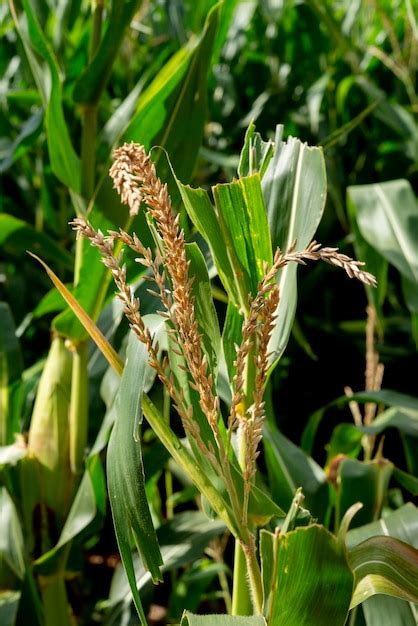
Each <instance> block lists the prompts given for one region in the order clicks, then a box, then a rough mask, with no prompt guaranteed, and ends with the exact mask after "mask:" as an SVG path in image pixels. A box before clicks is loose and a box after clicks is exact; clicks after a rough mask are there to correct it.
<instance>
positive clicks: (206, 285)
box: [186, 243, 221, 380]
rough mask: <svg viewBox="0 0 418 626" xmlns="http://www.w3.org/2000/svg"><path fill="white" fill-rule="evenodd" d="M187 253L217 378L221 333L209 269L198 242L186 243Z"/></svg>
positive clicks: (206, 347)
mask: <svg viewBox="0 0 418 626" xmlns="http://www.w3.org/2000/svg"><path fill="white" fill-rule="evenodd" d="M186 255H187V260H188V261H189V262H190V266H189V273H190V274H189V275H190V276H191V277H193V284H192V293H193V296H194V298H195V313H196V318H197V322H198V324H199V330H200V332H201V334H202V342H203V346H204V350H205V352H206V354H207V357H208V361H209V366H210V369H211V372H212V375H213V377H214V380H215V379H216V373H217V371H218V364H219V355H220V350H221V333H220V330H219V322H218V316H217V314H216V310H215V306H214V304H213V300H212V292H211V287H210V280H209V275H208V270H207V267H206V263H205V259H204V256H203V254H202V252H201V251H200V248H199V246H198V245H197V244H196V243H189V244H186Z"/></svg>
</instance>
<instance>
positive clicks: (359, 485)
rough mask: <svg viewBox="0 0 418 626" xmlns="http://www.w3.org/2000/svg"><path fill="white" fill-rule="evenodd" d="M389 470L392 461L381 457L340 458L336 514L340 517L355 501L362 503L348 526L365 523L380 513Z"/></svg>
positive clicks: (339, 518)
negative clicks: (371, 459) (372, 459)
mask: <svg viewBox="0 0 418 626" xmlns="http://www.w3.org/2000/svg"><path fill="white" fill-rule="evenodd" d="M392 472H393V464H392V463H390V461H387V460H384V459H381V460H379V461H371V462H369V463H365V462H361V461H357V459H344V460H343V461H342V462H341V463H340V465H339V467H338V480H337V487H336V491H337V495H336V515H337V520H339V521H341V519H342V517H343V516H344V513H345V512H346V511H347V510H348V509H349V508H350V507H351V506H352V505H353V504H355V503H356V502H361V503H362V504H363V507H362V509H361V510H360V511H359V512H358V513H357V514H356V516H355V518H354V520H353V522H352V526H356V527H357V526H361V525H362V524H366V523H368V522H370V521H372V520H373V519H375V518H376V516H378V515H380V512H381V510H382V506H383V504H384V501H383V498H384V497H385V494H386V493H387V489H388V485H389V481H390V478H391V475H392Z"/></svg>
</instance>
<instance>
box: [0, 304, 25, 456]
mask: <svg viewBox="0 0 418 626" xmlns="http://www.w3.org/2000/svg"><path fill="white" fill-rule="evenodd" d="M0 319H1V325H0V446H5V445H6V444H8V443H12V442H13V438H14V433H15V432H18V424H14V423H13V421H12V419H11V414H10V411H9V402H10V398H9V385H10V384H11V383H13V382H14V381H16V380H18V379H19V378H20V376H21V373H22V369H23V361H22V353H21V350H20V343H19V340H18V339H17V337H16V328H15V324H14V320H13V316H12V312H11V310H10V307H9V305H8V304H7V303H6V302H0Z"/></svg>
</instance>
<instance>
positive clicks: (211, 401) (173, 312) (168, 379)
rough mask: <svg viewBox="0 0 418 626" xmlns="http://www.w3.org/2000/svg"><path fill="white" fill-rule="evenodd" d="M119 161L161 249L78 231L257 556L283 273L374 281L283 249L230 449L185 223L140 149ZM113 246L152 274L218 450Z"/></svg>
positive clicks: (349, 265) (312, 250)
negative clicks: (291, 267)
mask: <svg viewBox="0 0 418 626" xmlns="http://www.w3.org/2000/svg"><path fill="white" fill-rule="evenodd" d="M114 159H115V160H114V163H113V165H112V167H111V168H110V176H111V177H112V179H113V182H114V187H115V188H116V190H117V191H118V193H119V194H120V196H121V200H122V202H123V203H124V204H127V205H128V207H129V212H130V214H131V215H132V216H134V215H137V214H138V212H139V210H140V207H141V206H142V205H144V206H146V210H147V211H148V213H149V215H150V216H151V217H152V219H153V221H154V224H155V227H156V230H157V232H158V235H159V237H160V238H161V242H162V245H161V250H160V251H159V252H157V253H156V254H155V253H153V252H152V251H151V250H150V249H149V248H145V246H144V245H143V244H142V243H141V241H140V240H139V238H138V237H137V235H136V234H132V235H130V234H128V233H126V232H125V231H123V230H119V231H109V232H108V233H107V235H106V236H104V235H103V234H102V233H101V232H100V231H96V230H95V229H94V228H93V227H92V226H91V224H89V223H88V222H87V221H86V220H84V219H82V218H77V219H75V220H74V221H73V222H72V225H73V227H74V229H75V230H76V231H77V232H78V234H81V235H82V236H84V237H86V238H87V239H89V240H90V242H91V244H92V245H94V246H95V247H96V248H97V249H98V250H99V252H100V254H101V256H102V260H103V263H104V264H105V265H106V267H108V268H109V269H110V271H111V272H112V275H113V279H114V281H115V284H116V287H117V289H118V296H119V298H120V299H121V300H122V302H123V303H124V305H125V314H126V317H127V318H128V320H129V323H130V326H131V329H132V331H133V332H134V333H135V334H136V336H137V337H138V339H139V340H140V341H141V342H143V343H144V344H145V345H146V347H147V349H148V352H149V355H150V364H151V366H152V367H153V368H154V369H155V370H156V372H157V374H158V376H159V378H160V380H161V381H162V383H163V384H164V385H165V386H166V388H167V390H168V392H169V394H170V396H171V398H172V399H173V402H174V406H175V408H176V410H177V411H178V413H179V415H180V418H181V420H182V423H183V427H184V429H185V430H186V431H187V432H188V434H189V436H191V437H192V438H193V440H194V441H195V442H196V445H197V447H198V448H199V450H200V451H201V452H202V453H203V454H204V455H205V458H206V459H207V460H208V462H209V463H210V464H211V466H212V467H213V469H214V471H215V472H216V473H217V474H218V475H219V476H220V477H222V478H223V480H224V481H225V486H226V488H227V490H228V493H229V496H230V499H231V504H232V508H233V510H234V513H235V516H236V518H237V519H239V520H240V522H241V523H242V524H243V526H244V527H245V528H247V530H248V531H249V532H247V534H246V540H245V541H244V540H243V539H241V542H242V544H243V548H244V552H245V550H246V549H247V550H250V551H251V550H253V549H254V546H252V544H251V541H253V539H254V537H253V534H252V532H251V531H250V525H249V520H248V507H249V497H250V492H251V487H252V484H253V481H254V475H255V471H256V460H257V456H258V454H259V443H260V440H261V437H262V429H263V422H264V417H265V411H264V400H263V396H264V388H265V384H266V380H267V373H268V367H269V352H268V346H269V341H270V338H271V334H272V332H273V329H274V326H275V323H276V316H277V310H278V305H279V300H280V292H279V287H278V284H277V280H276V275H277V272H279V271H280V270H281V269H282V268H284V267H285V266H286V265H287V264H288V263H298V264H301V265H306V263H307V261H325V262H326V263H329V264H331V265H334V266H336V267H340V268H341V269H343V270H344V271H345V272H346V274H347V275H348V276H349V277H350V278H356V279H358V280H360V281H361V282H363V283H364V284H366V285H370V286H375V285H376V279H375V278H374V276H372V275H371V274H369V273H368V272H365V271H364V270H363V269H361V268H362V265H363V263H361V262H360V261H355V260H354V259H352V258H351V257H349V256H347V255H345V254H342V253H340V252H339V251H338V248H329V247H322V246H321V244H319V243H317V242H316V241H312V242H311V243H310V244H309V245H308V246H307V247H306V248H305V249H304V250H300V251H297V250H296V242H295V243H294V244H292V246H290V248H289V249H288V250H287V251H286V253H282V252H281V251H280V250H279V249H278V250H277V251H276V253H275V255H274V259H273V264H272V266H271V267H268V266H267V264H266V265H265V267H264V276H263V278H262V280H261V281H260V283H259V285H258V291H257V293H256V295H255V297H251V296H250V298H249V307H248V313H247V315H246V318H245V319H244V322H243V327H242V342H241V345H240V346H237V353H236V361H235V376H234V379H233V381H232V391H233V396H232V403H231V409H230V413H229V417H228V422H227V437H226V445H225V443H224V439H223V437H222V436H221V431H220V428H219V420H220V419H221V413H220V401H219V397H218V396H217V394H216V392H215V384H214V380H213V377H212V374H211V371H210V366H209V363H208V360H207V357H206V355H205V352H204V350H203V347H202V336H201V333H200V331H199V325H198V322H197V318H196V313H195V301H194V296H193V292H192V280H193V277H191V276H190V275H189V262H188V260H187V257H186V246H185V240H184V232H183V230H182V229H181V228H180V226H179V216H178V215H175V213H174V211H173V209H172V206H171V200H170V197H169V195H168V190H167V185H166V184H163V183H162V182H161V180H160V179H159V178H158V176H157V174H156V171H155V166H154V164H153V163H152V161H151V159H150V156H149V155H148V154H147V153H146V151H145V149H144V147H143V146H141V145H138V144H134V143H130V144H124V145H123V146H122V147H120V148H118V149H117V150H115V152H114ZM115 243H117V245H118V246H120V245H122V246H128V247H130V248H131V249H132V250H133V251H134V252H135V253H136V254H137V255H138V258H137V259H136V261H137V262H139V263H141V264H143V265H144V266H146V267H147V268H148V270H149V273H150V274H151V276H152V280H154V282H155V284H156V287H157V291H150V293H152V294H153V295H156V296H158V297H159V299H160V301H161V303H162V306H163V311H161V315H162V316H163V317H165V318H166V319H168V320H169V326H170V328H169V331H168V332H170V333H172V338H173V340H174V342H175V344H176V348H175V350H176V352H178V353H179V354H180V355H181V356H183V357H184V359H185V362H186V366H187V371H188V374H189V376H190V379H191V380H190V385H191V386H192V387H193V388H194V389H195V390H196V391H197V393H198V396H199V404H200V408H201V410H202V412H203V414H204V415H205V416H206V419H207V422H208V424H209V426H210V428H211V429H212V432H213V435H214V441H215V444H216V449H215V448H214V446H213V444H212V443H211V442H206V441H203V439H202V436H201V432H200V427H199V425H198V423H197V421H196V420H195V419H194V416H193V407H192V406H187V403H186V401H185V398H184V394H183V392H182V390H180V391H179V390H178V389H177V387H176V384H175V381H174V376H173V374H172V373H170V374H167V371H168V365H169V364H168V362H167V361H165V362H163V363H160V360H159V356H158V346H156V345H155V343H154V342H153V339H152V336H151V334H150V332H149V330H148V329H147V327H146V325H145V324H144V321H143V319H142V316H141V312H140V302H139V300H138V298H136V297H135V296H134V294H133V292H132V289H131V287H130V286H129V285H128V283H127V278H126V267H125V266H124V265H122V263H121V254H116V253H115V248H116V246H115ZM148 278H150V276H148ZM248 376H252V377H253V378H252V382H253V384H251V385H249V386H248V385H247V382H248ZM370 377H371V376H370ZM247 388H250V389H251V392H249V391H247ZM247 396H251V397H247ZM237 427H238V429H239V432H240V435H241V437H242V440H243V444H244V455H243V458H242V459H240V463H241V466H242V475H243V480H244V494H243V495H244V498H243V501H240V499H239V498H238V496H237V491H236V486H235V482H234V481H233V480H232V476H231V466H230V455H231V454H232V452H231V439H232V433H233V431H234V429H236V428H237Z"/></svg>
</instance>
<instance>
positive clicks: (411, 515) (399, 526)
mask: <svg viewBox="0 0 418 626" xmlns="http://www.w3.org/2000/svg"><path fill="white" fill-rule="evenodd" d="M376 535H387V536H390V537H395V539H399V540H400V541H403V542H404V543H408V544H410V545H411V546H413V547H414V548H417V549H418V509H417V507H416V506H415V505H414V504H412V502H408V504H404V505H403V506H401V507H400V508H399V509H397V510H396V511H392V513H389V514H388V515H385V517H384V518H382V519H380V520H377V521H376V522H371V523H370V524H365V525H364V526H360V528H354V529H352V530H349V531H348V533H347V546H348V549H349V550H351V549H352V548H354V547H355V546H357V545H358V544H360V543H361V542H362V541H365V540H366V539H369V538H370V537H374V536H376Z"/></svg>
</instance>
